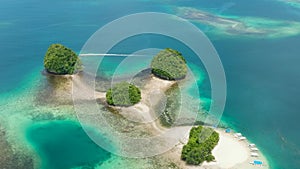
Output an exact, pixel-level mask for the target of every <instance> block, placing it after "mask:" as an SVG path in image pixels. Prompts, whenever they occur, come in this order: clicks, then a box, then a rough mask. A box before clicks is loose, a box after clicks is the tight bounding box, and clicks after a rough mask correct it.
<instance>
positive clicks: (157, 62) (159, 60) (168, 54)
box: [151, 48, 187, 80]
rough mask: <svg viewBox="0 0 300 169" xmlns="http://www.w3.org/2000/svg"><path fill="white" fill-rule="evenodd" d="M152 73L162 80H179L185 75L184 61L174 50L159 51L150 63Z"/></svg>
mask: <svg viewBox="0 0 300 169" xmlns="http://www.w3.org/2000/svg"><path fill="white" fill-rule="evenodd" d="M151 69H152V73H153V74H154V75H155V76H157V77H159V78H162V79H166V80H179V79H183V78H184V77H185V76H186V74H187V66H186V60H185V59H184V57H183V56H182V54H181V53H179V52H178V51H176V50H173V49H169V48H167V49H165V50H162V51H160V52H159V53H158V54H157V55H156V56H155V57H154V58H153V60H152V62H151Z"/></svg>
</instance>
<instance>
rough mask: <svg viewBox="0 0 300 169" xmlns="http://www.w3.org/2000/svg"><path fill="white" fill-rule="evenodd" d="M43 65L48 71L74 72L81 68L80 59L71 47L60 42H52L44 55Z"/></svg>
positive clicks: (58, 72)
mask: <svg viewBox="0 0 300 169" xmlns="http://www.w3.org/2000/svg"><path fill="white" fill-rule="evenodd" d="M44 66H45V69H46V70H47V71H48V72H50V73H54V74H59V75H65V74H74V73H76V72H78V71H79V70H80V69H81V61H80V59H79V57H78V56H77V54H76V53H75V52H73V51H72V50H71V49H69V48H67V47H65V46H63V45H61V44H52V45H51V46H50V47H49V48H48V51H47V53H46V55H45V58H44Z"/></svg>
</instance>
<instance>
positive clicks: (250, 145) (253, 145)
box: [248, 144, 256, 147]
mask: <svg viewBox="0 0 300 169" xmlns="http://www.w3.org/2000/svg"><path fill="white" fill-rule="evenodd" d="M248 146H249V147H255V146H256V145H255V144H249V145H248Z"/></svg>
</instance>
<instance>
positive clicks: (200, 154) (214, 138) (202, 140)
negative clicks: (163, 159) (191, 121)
mask: <svg viewBox="0 0 300 169" xmlns="http://www.w3.org/2000/svg"><path fill="white" fill-rule="evenodd" d="M218 142H219V134H218V133H217V132H215V131H214V130H213V129H211V128H207V127H202V126H199V127H193V128H192V129H191V131H190V136H189V141H188V143H187V144H186V145H184V146H183V149H182V153H181V159H182V160H184V161H186V163H187V164H191V165H199V164H201V163H203V162H204V161H207V162H210V161H213V160H214V159H215V157H214V156H213V155H212V153H211V151H212V150H213V149H214V147H215V146H216V145H217V144H218Z"/></svg>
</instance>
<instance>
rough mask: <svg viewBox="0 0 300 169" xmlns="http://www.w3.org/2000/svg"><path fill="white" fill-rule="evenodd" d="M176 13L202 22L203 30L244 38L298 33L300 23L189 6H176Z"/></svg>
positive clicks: (196, 21) (273, 36)
mask: <svg viewBox="0 0 300 169" xmlns="http://www.w3.org/2000/svg"><path fill="white" fill-rule="evenodd" d="M174 10H175V13H176V15H178V16H180V17H182V18H184V19H188V20H189V21H192V22H195V23H199V24H204V25H206V26H207V28H208V29H204V31H207V32H211V33H214V34H217V35H218V36H224V35H227V36H233V35H234V36H241V37H246V38H282V37H289V36H295V35H299V34H300V23H299V22H295V21H287V20H274V19H270V18H259V17H240V16H230V15H217V14H214V13H210V12H207V11H202V10H198V9H196V8H191V7H176V8H175V9H174Z"/></svg>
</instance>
